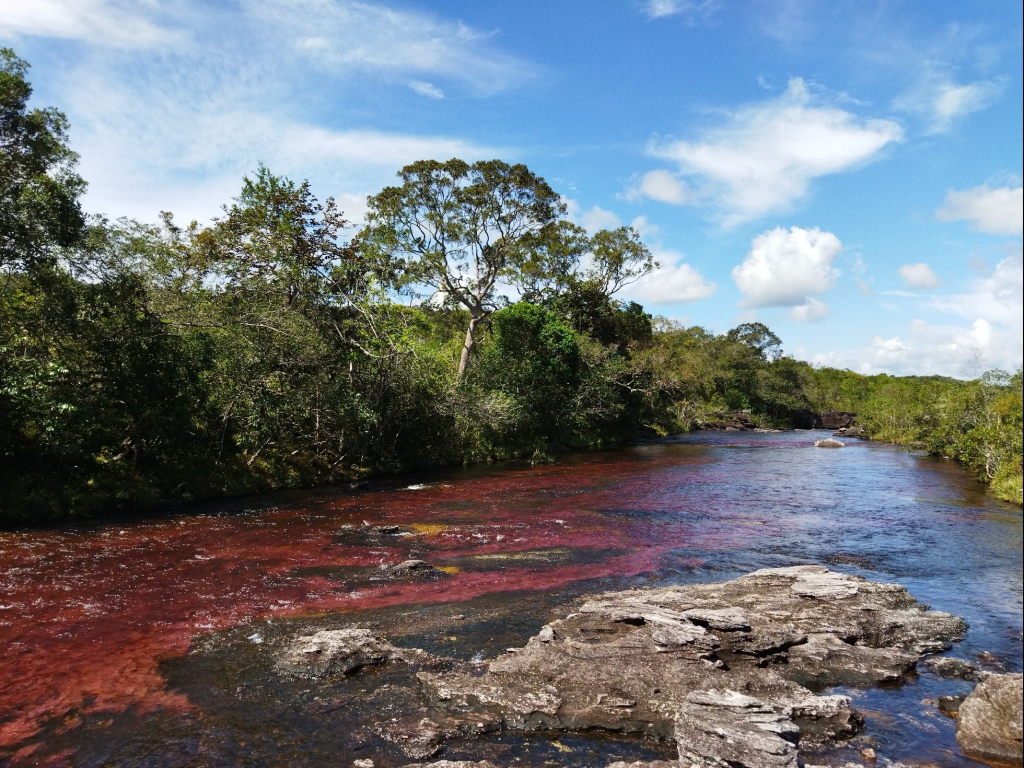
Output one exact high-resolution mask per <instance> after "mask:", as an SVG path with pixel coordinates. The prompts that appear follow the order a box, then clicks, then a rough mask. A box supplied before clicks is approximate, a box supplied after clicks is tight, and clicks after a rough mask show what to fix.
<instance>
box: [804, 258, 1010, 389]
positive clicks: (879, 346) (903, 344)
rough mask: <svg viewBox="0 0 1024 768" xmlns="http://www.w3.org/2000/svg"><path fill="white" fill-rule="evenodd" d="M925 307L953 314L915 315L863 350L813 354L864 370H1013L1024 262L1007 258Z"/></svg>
mask: <svg viewBox="0 0 1024 768" xmlns="http://www.w3.org/2000/svg"><path fill="white" fill-rule="evenodd" d="M924 308H926V309H929V310H932V311H937V312H940V313H943V314H945V315H951V316H952V317H951V318H949V319H948V320H946V321H939V322H935V321H925V320H922V319H920V318H918V319H915V320H914V321H913V322H911V323H910V325H909V326H907V327H906V328H905V329H904V330H903V331H901V332H900V333H897V334H895V335H893V336H876V337H874V339H872V341H871V342H870V344H868V345H867V346H866V347H864V348H862V349H856V350H852V351H849V352H832V353H829V354H821V355H815V356H812V358H811V361H812V362H814V363H816V364H819V365H831V366H836V367H841V368H851V369H853V370H857V371H860V372H862V373H881V372H886V373H894V374H908V375H923V374H936V373H938V374H943V375H946V376H959V377H971V376H976V375H977V374H978V373H980V372H981V371H983V370H986V369H989V368H1002V369H1004V370H1009V371H1012V370H1015V369H1016V368H1018V367H1019V366H1020V365H1021V363H1022V348H1024V344H1022V340H1024V261H1022V258H1021V255H1020V254H1014V255H1013V256H1008V257H1007V258H1005V259H1003V260H1002V261H1000V262H999V264H998V265H996V268H995V270H994V271H993V273H992V274H991V275H989V276H987V277H982V278H978V279H976V280H974V281H973V282H972V284H971V285H970V289H969V290H968V291H966V292H964V293H960V294H953V295H947V296H933V297H931V298H930V299H929V300H928V302H927V303H926V304H924Z"/></svg>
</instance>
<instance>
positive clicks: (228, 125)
mask: <svg viewBox="0 0 1024 768" xmlns="http://www.w3.org/2000/svg"><path fill="white" fill-rule="evenodd" d="M122 2H124V0H82V1H81V2H77V1H76V2H68V3H67V4H62V0H61V2H58V0H40V1H39V2H38V3H11V2H10V0H0V8H4V7H6V8H16V9H21V8H24V7H31V9H32V12H31V13H29V12H28V11H24V12H22V11H21V10H18V12H17V13H13V14H12V13H8V12H7V11H6V10H4V11H3V12H0V19H2V21H0V32H2V31H3V30H5V29H6V30H10V29H11V28H12V25H13V24H14V23H15V22H17V24H19V25H20V26H19V27H18V29H20V30H22V31H23V32H24V33H26V34H27V33H28V32H27V30H28V29H29V28H31V30H32V31H33V33H34V34H40V35H50V36H55V35H58V34H67V35H71V34H72V33H74V34H77V35H78V36H79V37H81V38H82V39H84V40H86V42H87V43H89V44H88V45H87V46H85V47H83V49H82V55H81V56H80V57H78V58H76V59H74V60H72V63H71V64H69V66H67V67H66V68H62V69H60V70H58V71H59V74H58V75H57V78H56V79H55V80H54V81H53V82H51V83H49V86H50V89H51V90H52V91H53V92H55V97H54V99H53V100H54V101H55V102H56V103H57V104H58V105H59V106H60V107H61V108H62V109H63V110H64V111H66V112H67V113H68V115H69V117H70V119H71V125H72V130H71V139H72V145H73V147H74V148H75V150H76V151H78V152H79V154H80V156H81V171H82V174H83V175H84V176H85V178H87V179H88V180H89V189H88V192H87V194H86V197H85V205H86V207H87V209H89V210H91V211H95V212H102V213H106V214H108V215H112V216H120V215H129V216H134V217H138V218H142V219H144V220H152V219H153V218H154V217H155V216H156V214H157V212H158V211H160V210H171V211H173V212H175V213H176V214H177V215H178V216H179V217H180V218H184V219H186V220H187V219H191V218H197V219H199V220H206V219H209V218H210V217H211V216H213V215H216V214H217V213H218V211H219V207H220V205H221V204H223V203H225V202H229V201H230V198H231V196H233V195H235V194H237V192H238V189H239V188H240V184H241V177H242V175H243V174H245V173H248V172H251V171H253V170H254V169H255V168H256V167H257V165H258V164H259V163H261V162H262V163H264V164H266V165H268V166H269V167H270V168H271V170H273V171H274V172H276V173H281V174H286V175H289V176H291V177H292V178H294V179H296V180H301V179H305V178H308V179H309V180H310V181H311V182H312V183H313V186H314V189H315V191H316V192H317V194H318V195H320V196H328V195H334V196H335V197H336V198H338V199H339V201H341V200H344V201H346V205H347V206H349V211H350V212H351V215H356V212H358V211H359V210H361V209H363V208H364V207H365V203H363V202H361V201H362V200H364V199H365V196H366V193H367V192H373V191H376V190H378V189H380V188H381V187H382V186H384V185H385V184H388V183H392V182H393V181H394V172H395V171H396V170H398V168H399V167H401V166H402V165H404V164H406V163H409V162H412V161H414V160H418V159H424V158H436V159H442V160H444V159H448V158H450V157H454V156H459V157H463V158H465V159H467V160H475V159H482V158H489V157H495V156H499V155H503V154H504V155H506V156H507V155H508V154H509V152H508V150H507V149H502V148H496V147H482V146H480V145H477V144H474V143H472V142H470V141H467V140H464V139H462V138H459V137H458V136H431V135H415V134H413V133H399V132H394V131H393V130H380V129H379V128H377V127H376V126H375V125H374V124H373V122H369V121H368V122H366V123H363V124H362V125H360V124H359V123H353V121H352V119H351V118H350V117H346V118H344V119H343V121H342V120H338V119H336V118H334V117H332V116H330V113H329V112H328V116H327V117H322V118H319V119H315V118H312V117H310V112H311V110H308V109H305V108H304V107H305V104H304V102H302V101H301V100H300V99H298V98H297V97H298V96H299V95H300V94H303V93H304V91H303V83H304V81H307V80H309V79H310V78H315V82H316V87H317V88H318V89H319V90H325V89H329V90H330V91H331V93H332V98H334V99H335V100H336V101H344V98H345V94H346V93H347V91H348V90H349V89H350V88H351V89H357V88H365V87H366V84H367V83H368V82H369V83H372V82H374V80H371V79H370V77H369V75H373V76H374V77H375V78H376V82H378V83H383V84H385V85H387V84H393V85H394V86H395V87H396V88H398V89H399V94H398V95H396V97H400V92H401V91H404V90H405V89H406V88H409V87H412V88H414V89H416V90H418V91H419V92H421V93H424V94H425V95H427V96H432V95H438V94H441V88H440V87H438V86H437V85H435V82H437V81H434V82H429V81H428V79H427V78H423V79H420V78H415V77H413V76H414V75H416V74H421V73H430V75H431V77H430V78H429V79H430V80H433V79H434V77H445V78H449V79H450V80H455V81H458V82H461V83H462V84H465V85H468V86H469V87H470V88H471V89H475V90H477V91H489V90H494V89H496V88H499V87H505V86H507V85H510V84H514V83H515V82H516V80H517V78H520V79H521V77H523V76H525V75H524V72H526V73H527V75H528V74H529V69H530V68H529V66H528V65H525V64H524V65H522V66H520V65H521V62H519V61H518V60H514V59H511V58H509V57H507V56H503V55H502V54H501V53H500V51H495V50H493V48H494V46H493V43H492V41H491V39H490V37H489V35H488V34H484V33H481V32H478V31H475V30H472V29H470V28H468V27H466V26H465V25H462V24H459V23H458V22H453V21H447V20H444V19H440V18H438V17H436V16H433V15H427V14H422V13H413V12H406V11H394V10H390V9H388V8H386V7H384V6H381V5H374V4H371V3H359V2H351V1H350V0H282V2H279V3H269V2H263V0H245V1H244V2H242V3H241V4H240V5H235V6H227V7H222V8H219V9H209V8H208V7H206V6H202V5H200V4H198V3H196V2H195V0H179V2H177V3H174V4H169V5H160V4H157V3H156V2H145V3H133V4H131V6H130V7H129V6H123V7H122V5H118V3H122ZM3 4H6V6H4V5H3ZM68 8H71V9H72V10H71V11H69V12H68V14H64V15H63V16H62V15H61V14H62V13H63V12H64V11H65V10H67V9H68ZM51 11H52V13H51ZM172 11H173V13H172ZM33 14H34V15H33ZM47 14H49V15H47ZM76 14H77V15H76ZM51 17H52V19H57V20H58V21H52V19H51ZM86 17H88V19H91V20H90V21H89V22H88V23H85V22H83V21H81V18H86ZM12 19H13V20H14V21H11V20H12ZM47 19H51V20H50V21H47ZM61 19H63V21H61ZM76 19H77V21H76ZM138 19H142V21H141V22H138V23H136V22H137V21H138ZM171 21H173V23H174V24H177V25H178V27H175V29H179V28H180V30H184V31H182V32H180V33H179V32H177V31H176V32H174V34H175V35H180V37H181V39H184V40H187V41H190V42H189V44H185V45H163V46H162V47H160V48H158V49H157V46H156V45H155V43H154V44H153V45H151V46H150V47H151V48H153V49H154V50H141V51H140V50H137V49H136V50H132V51H125V50H123V49H122V48H121V47H118V45H116V43H117V40H118V38H117V37H116V35H118V34H121V33H122V32H123V33H124V34H126V35H129V36H131V37H132V38H133V39H136V38H137V40H138V41H139V44H140V45H141V44H143V43H145V42H146V41H150V42H152V41H153V40H160V41H162V40H163V39H164V38H162V37H160V36H161V35H166V34H170V33H165V32H163V31H162V30H163V27H161V26H160V24H162V23H164V22H167V24H170V22H171ZM30 22H31V23H30ZM58 22H60V23H63V24H65V27H59V25H58ZM345 22H348V26H346V24H345ZM76 24H77V26H75V25H76ZM103 24H112V25H113V26H114V27H117V29H114V30H113V31H111V30H108V29H107V28H106V27H104V26H103ZM140 24H142V27H140V26H139V25H140ZM119 25H120V26H119ZM140 29H142V30H143V31H141V32H140V31H139V30H140ZM76 30H77V31H76ZM118 30H121V32H119V31H118ZM147 30H148V31H147ZM314 32H316V34H317V35H319V37H318V38H317V40H320V43H323V44H324V45H326V46H327V47H328V48H330V49H331V51H333V53H331V55H330V56H327V55H325V56H322V57H320V58H317V55H316V52H315V51H314V50H313V49H315V48H316V46H317V45H319V44H320V43H317V42H316V40H314V39H313V33H314ZM147 35H148V37H147ZM324 41H326V42H324ZM353 41H356V42H355V43H354V42H353ZM310 46H312V48H311V47H310ZM338 51H342V52H345V53H344V55H342V54H341V53H337V52H338ZM339 57H340V58H339ZM346 57H347V58H346ZM318 69H319V70H320V71H317V70H318ZM325 70H326V73H327V74H326V75H325V74H324V71H325ZM349 74H357V75H358V77H348V76H347V75H349ZM431 88H434V89H436V93H435V92H434V91H431V90H430V89H431ZM442 95H443V94H442ZM315 112H316V111H314V113H315ZM321 114H322V113H321Z"/></svg>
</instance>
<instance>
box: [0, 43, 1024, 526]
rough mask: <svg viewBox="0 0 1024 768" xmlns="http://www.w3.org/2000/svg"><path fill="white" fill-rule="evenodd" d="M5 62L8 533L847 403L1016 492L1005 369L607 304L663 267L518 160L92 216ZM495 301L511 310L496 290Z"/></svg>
mask: <svg viewBox="0 0 1024 768" xmlns="http://www.w3.org/2000/svg"><path fill="white" fill-rule="evenodd" d="M26 72H27V65H26V64H25V63H24V62H23V61H21V60H19V59H18V58H17V57H16V56H15V55H14V53H13V52H12V51H10V50H7V49H3V50H2V51H0V519H2V520H6V521H8V522H18V521H26V522H27V521H47V520H56V519H66V518H71V517H76V516H85V515H89V514H94V513H97V512H108V511H134V510H145V509H152V508H154V507H158V506H162V505H167V504H171V503H180V502H187V501H192V500H198V499H204V498H214V497H218V496H226V495H237V494H243V493H251V492H257V491H261V490H266V489H271V488H281V487H298V486H310V485H316V484H330V483H336V482H341V481H346V480H351V479H354V478H357V477H361V476H364V475H367V474H372V473H384V472H395V471H400V470H404V469H413V468H424V467H430V466H439V465H445V464H453V463H463V462H477V461H489V460H495V459H503V458H509V457H524V458H530V459H532V460H538V461H541V460H548V459H549V457H550V456H551V455H553V454H554V453H556V452H558V451H560V450H566V449H573V448H586V447H596V446H601V445H604V444H609V443H616V442H623V441H628V440H631V439H634V438H636V437H637V436H639V435H642V434H648V435H650V434H669V433H673V432H678V431H684V430H687V429H691V428H693V427H694V426H695V425H697V424H699V422H700V421H701V420H702V419H704V418H706V417H707V416H708V415H709V414H711V413H713V412H716V411H723V410H739V409H749V410H750V412H751V413H752V414H753V415H754V418H755V420H759V421H760V423H762V424H764V425H765V426H786V425H788V424H789V423H790V420H791V418H792V417H793V416H794V414H797V413H802V412H806V411H808V410H811V411H821V410H825V409H841V410H854V411H857V412H858V413H860V414H861V416H860V419H861V423H863V425H864V426H865V427H866V429H867V430H868V432H869V433H870V434H871V435H872V436H873V437H875V438H877V439H882V440H887V441H892V442H899V443H903V444H907V445H909V446H913V447H916V448H921V449H924V450H928V451H931V452H933V453H937V454H942V455H949V456H951V457H953V458H956V459H957V460H959V461H961V462H962V463H963V464H964V465H965V466H967V467H968V468H969V469H971V471H973V472H976V473H977V474H978V476H979V478H980V479H982V480H986V481H990V482H992V484H993V488H994V490H995V491H996V492H997V493H998V494H999V495H1000V496H1001V497H1003V498H1009V499H1015V500H1016V501H1017V502H1018V503H1019V502H1020V493H1021V491H1020V488H1021V432H1022V424H1021V374H1020V372H1018V373H1017V374H1016V375H1015V376H1012V377H1011V376H1007V375H1005V374H1001V373H998V372H996V373H992V374H989V375H987V376H986V377H983V378H982V379H979V380H977V381H973V382H967V383H962V382H958V381H955V380H951V379H944V378H937V377H931V378H912V377H911V378H895V377H889V376H874V377H865V376H860V375H857V374H854V373H850V372H848V371H839V370H834V369H824V370H816V369H814V368H812V367H811V366H810V365H808V364H806V363H803V362H800V361H797V360H793V359H792V358H789V357H786V356H784V355H783V354H782V352H781V342H780V340H779V339H778V337H777V336H775V335H774V334H773V333H772V332H771V331H770V330H769V329H768V328H766V327H765V326H764V325H761V324H759V323H752V324H745V325H741V326H739V327H738V328H735V329H733V330H732V331H729V332H728V333H726V334H723V335H714V334H711V333H709V332H707V331H705V330H704V329H702V328H698V327H692V328H683V327H679V326H676V325H673V324H671V323H669V322H667V321H663V320H660V319H654V318H652V317H651V316H650V315H649V314H647V313H645V312H644V310H643V308H642V307H641V306H640V305H638V304H636V303H633V302H623V301H620V300H617V299H616V298H614V297H615V294H616V293H617V292H618V291H619V290H620V289H621V288H622V287H623V286H625V285H627V284H629V283H630V282H632V281H634V280H636V279H638V278H639V277H641V276H642V275H644V274H646V273H648V272H650V271H651V270H652V269H654V268H655V263H654V262H653V260H652V258H651V254H650V252H649V251H648V250H647V248H646V247H645V246H644V244H643V243H642V242H641V240H640V238H639V235H638V234H637V233H636V232H635V231H633V230H631V229H629V228H625V227H624V228H620V229H617V230H610V231H601V232H598V233H597V234H595V235H590V234H588V233H586V232H585V231H583V230H582V229H580V228H579V227H577V226H575V225H573V224H571V223H570V222H568V221H567V220H566V218H565V213H566V212H565V208H564V205H563V204H562V202H561V198H560V197H559V196H558V195H557V194H556V193H555V192H554V191H553V190H552V189H551V188H550V187H549V186H548V184H547V183H546V182H545V181H544V180H543V179H541V178H539V177H537V176H536V175H535V174H533V173H532V172H530V171H529V169H527V168H526V167H525V166H522V165H508V164H506V163H503V162H500V161H490V162H481V163H475V164H472V165H471V164H467V163H464V162H462V161H459V160H451V161H448V162H444V163H440V162H434V161H421V162H418V163H414V164H413V165H410V166H407V167H406V168H404V169H403V170H402V171H401V173H400V182H401V183H400V185H399V186H395V187H389V188H387V189H385V190H383V191H382V192H380V193H379V194H378V195H376V196H374V197H372V198H370V201H369V213H368V215H367V223H366V225H365V226H364V227H363V228H362V229H361V230H360V231H358V232H353V231H352V230H351V229H349V228H348V225H347V223H346V222H345V221H344V219H343V216H342V213H341V212H340V211H338V210H337V209H336V208H335V206H334V203H333V202H332V201H331V200H327V201H326V202H320V201H318V200H317V199H316V198H315V197H314V196H313V194H312V192H311V190H310V188H309V186H308V185H307V184H295V183H293V182H291V181H288V180H287V179H283V178H281V177H278V176H275V175H274V174H272V173H271V172H270V171H269V170H267V169H265V168H260V169H259V170H258V171H256V172H255V173H254V174H253V175H252V177H249V178H246V179H244V180H243V184H242V189H241V191H240V194H239V196H238V197H237V198H236V199H235V200H234V202H232V203H231V204H229V205H228V206H226V207H225V209H224V213H223V215H222V216H221V217H220V218H219V219H217V220H215V221H214V222H213V223H212V224H210V225H209V226H199V225H197V224H194V223H193V224H192V225H190V226H187V227H181V226H179V225H178V224H176V223H175V221H174V219H173V218H172V217H171V216H170V215H169V214H165V215H164V216H163V220H162V223H161V224H160V225H157V226H150V225H145V224H140V223H137V222H134V221H128V220H124V219H122V220H118V221H116V222H111V221H108V220H105V219H100V218H95V217H93V218H90V217H87V216H86V215H85V214H84V213H83V211H82V209H81V206H80V204H79V199H80V197H81V194H82V192H83V191H84V189H85V182H84V181H83V180H82V179H81V178H80V177H79V176H78V174H77V173H76V161H77V157H76V156H75V155H74V153H72V152H71V151H70V150H69V149H68V147H67V137H66V133H67V121H66V119H65V118H64V116H63V115H62V114H61V113H59V112H57V111H55V110H52V109H50V110H29V109H28V107H27V101H28V98H29V95H30V93H31V88H30V86H29V84H28V82H27V80H26V77H25V75H26ZM503 290H504V292H505V293H509V294H512V295H514V296H515V297H516V301H514V302H513V301H510V300H509V299H507V298H505V297H503V296H502V291H503Z"/></svg>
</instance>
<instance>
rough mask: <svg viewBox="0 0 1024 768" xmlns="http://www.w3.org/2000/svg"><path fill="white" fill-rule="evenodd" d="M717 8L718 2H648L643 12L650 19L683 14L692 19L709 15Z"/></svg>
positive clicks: (649, 0)
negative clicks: (701, 15)
mask: <svg viewBox="0 0 1024 768" xmlns="http://www.w3.org/2000/svg"><path fill="white" fill-rule="evenodd" d="M716 6H717V2H716V0H646V2H644V4H643V10H644V13H646V14H647V16H648V17H650V18H652V19H660V18H663V17H665V16H677V15H679V14H683V13H685V14H687V15H689V16H691V17H692V16H694V15H697V14H703V15H707V14H708V13H710V12H711V11H713V10H714V9H715V7H716Z"/></svg>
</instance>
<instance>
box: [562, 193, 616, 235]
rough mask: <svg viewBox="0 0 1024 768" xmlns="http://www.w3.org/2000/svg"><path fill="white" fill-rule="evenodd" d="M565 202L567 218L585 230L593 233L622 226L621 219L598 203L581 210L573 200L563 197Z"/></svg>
mask: <svg viewBox="0 0 1024 768" xmlns="http://www.w3.org/2000/svg"><path fill="white" fill-rule="evenodd" d="M565 203H566V205H567V207H568V209H569V211H568V212H569V218H570V219H572V220H573V221H575V222H576V223H577V224H579V225H580V226H581V227H583V228H584V229H585V230H587V232H590V233H594V232H597V231H598V230H600V229H617V228H618V227H621V226H622V220H621V219H620V218H619V217H618V216H616V215H615V214H614V213H612V212H611V211H606V210H605V209H604V208H602V207H601V206H599V205H594V206H591V207H590V208H588V209H587V210H585V211H583V210H581V209H580V206H579V204H578V203H577V202H576V201H575V200H571V199H569V198H565Z"/></svg>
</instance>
